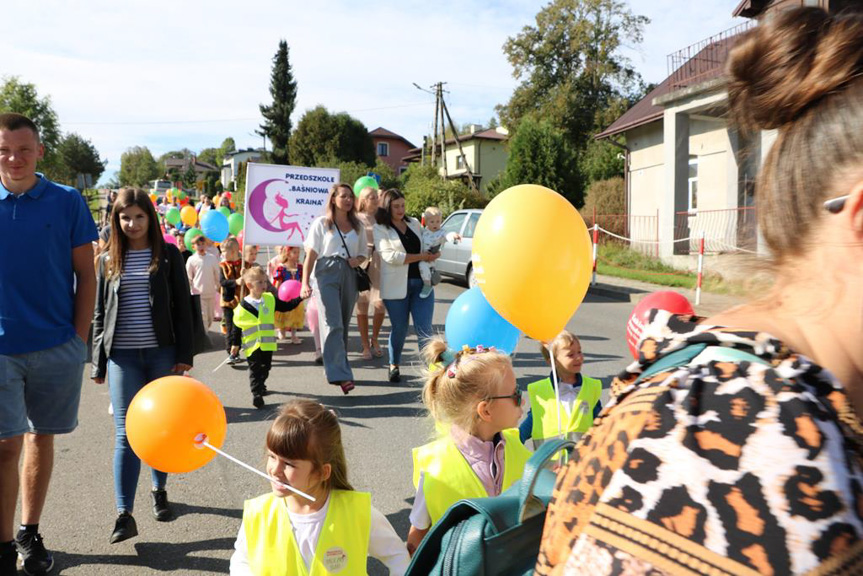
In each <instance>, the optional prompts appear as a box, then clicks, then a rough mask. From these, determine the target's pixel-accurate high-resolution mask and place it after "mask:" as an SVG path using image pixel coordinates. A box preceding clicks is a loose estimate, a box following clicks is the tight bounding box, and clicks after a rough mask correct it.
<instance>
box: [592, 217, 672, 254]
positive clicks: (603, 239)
mask: <svg viewBox="0 0 863 576" xmlns="http://www.w3.org/2000/svg"><path fill="white" fill-rule="evenodd" d="M586 220H587V224H588V225H589V226H593V225H594V224H599V227H600V228H602V229H603V230H606V231H608V232H611V233H612V234H614V235H615V236H611V235H609V234H600V236H599V243H600V244H605V243H614V244H620V245H623V246H627V247H629V248H631V249H633V250H637V251H639V252H641V253H643V254H648V255H650V256H656V257H659V243H658V241H659V215H658V213H657V215H655V216H635V215H633V214H593V215H591V216H590V218H589V219H586Z"/></svg>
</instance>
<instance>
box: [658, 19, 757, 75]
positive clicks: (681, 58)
mask: <svg viewBox="0 0 863 576" xmlns="http://www.w3.org/2000/svg"><path fill="white" fill-rule="evenodd" d="M752 26H753V24H752V23H751V22H747V23H745V24H740V25H739V26H735V27H734V28H729V29H728V30H724V31H722V32H719V33H718V34H714V35H713V36H710V37H709V38H705V39H704V40H702V41H700V42H696V43H695V44H692V45H691V46H687V47H686V48H683V49H682V50H678V51H677V52H674V53H673V54H669V55H668V75H669V76H670V77H671V89H672V90H679V89H681V88H686V87H687V86H695V85H697V84H701V83H702V82H707V81H708V80H713V79H714V78H719V77H720V76H721V75H722V71H723V69H724V67H725V61H726V60H727V59H728V53H729V52H730V51H731V49H732V48H733V47H734V45H735V43H736V42H737V40H738V35H739V34H740V33H741V32H744V31H746V30H748V29H749V28H751V27H752Z"/></svg>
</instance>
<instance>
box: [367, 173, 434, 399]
mask: <svg viewBox="0 0 863 576" xmlns="http://www.w3.org/2000/svg"><path fill="white" fill-rule="evenodd" d="M375 219H376V220H377V224H375V227H374V238H375V249H376V250H377V251H378V254H380V256H381V288H380V290H381V299H382V300H383V301H384V306H386V309H387V314H388V315H389V317H390V324H391V325H392V330H390V337H389V340H388V342H387V349H388V351H389V356H390V369H389V381H390V382H398V381H399V380H400V379H401V374H400V373H399V364H400V363H401V356H402V349H403V348H404V345H405V337H406V336H407V333H408V319H409V317H413V320H414V330H416V333H417V341H418V343H419V348H420V350H422V348H423V346H425V344H426V342H427V341H428V339H429V338H431V336H432V316H433V315H434V294H433V293H432V294H431V295H430V297H427V298H420V292H421V291H422V288H423V281H422V277H421V276H420V271H419V263H420V262H434V261H435V260H437V259H438V258H439V257H440V254H430V253H429V252H423V251H422V228H421V227H420V224H419V222H417V221H416V220H414V219H413V218H410V217H408V216H405V197H404V194H402V193H401V192H400V191H398V190H396V189H395V188H391V189H389V190H387V191H386V192H384V193H383V194H382V195H381V199H380V206H379V208H378V212H377V215H376V217H375Z"/></svg>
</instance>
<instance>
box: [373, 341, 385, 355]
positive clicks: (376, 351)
mask: <svg viewBox="0 0 863 576" xmlns="http://www.w3.org/2000/svg"><path fill="white" fill-rule="evenodd" d="M372 354H374V356H375V358H380V357H381V356H383V355H384V351H383V350H381V347H380V346H378V345H377V344H375V345H374V346H372Z"/></svg>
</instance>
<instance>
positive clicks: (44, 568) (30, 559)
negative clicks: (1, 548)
mask: <svg viewBox="0 0 863 576" xmlns="http://www.w3.org/2000/svg"><path fill="white" fill-rule="evenodd" d="M15 545H16V546H17V548H18V554H19V555H20V556H21V560H22V562H23V564H24V574H27V576H42V575H43V574H47V573H48V572H50V571H51V569H52V568H53V567H54V557H53V556H51V553H50V552H48V551H47V550H46V549H45V544H44V543H43V542H42V535H41V534H39V533H38V532H36V533H31V532H22V533H21V534H19V535H18V536H17V537H16V538H15Z"/></svg>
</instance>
